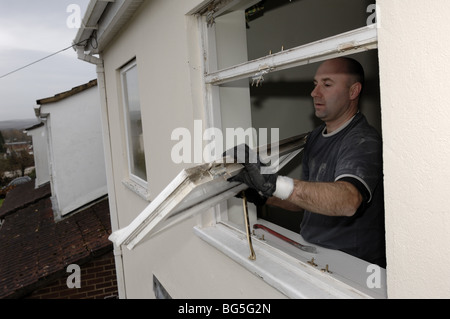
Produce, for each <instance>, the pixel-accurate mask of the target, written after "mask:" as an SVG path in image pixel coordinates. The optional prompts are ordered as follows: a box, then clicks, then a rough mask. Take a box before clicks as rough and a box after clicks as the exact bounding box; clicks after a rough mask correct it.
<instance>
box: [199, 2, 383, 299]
mask: <svg viewBox="0 0 450 319" xmlns="http://www.w3.org/2000/svg"><path fill="white" fill-rule="evenodd" d="M257 2H258V1H253V2H252V1H250V0H233V1H223V2H222V3H221V2H220V1H211V2H210V3H215V4H218V5H217V6H216V7H215V8H214V9H212V10H211V11H207V9H203V11H202V10H199V11H198V12H197V14H198V15H197V23H198V26H199V29H200V31H199V32H200V35H201V46H202V49H203V51H202V52H203V56H204V57H205V59H204V66H203V67H204V83H203V88H204V97H205V100H204V103H205V114H206V116H205V118H206V127H207V128H210V127H216V128H221V121H220V98H219V97H218V95H219V88H218V85H220V84H225V83H227V82H232V81H235V80H239V79H244V78H251V77H252V76H254V75H256V74H258V73H260V72H262V71H264V72H267V73H269V72H273V71H279V70H283V69H287V68H292V67H297V66H301V65H307V64H310V63H316V62H320V61H324V60H327V59H330V58H335V57H340V56H347V55H351V54H355V53H359V52H364V51H368V50H373V49H377V47H378V38H377V28H376V25H369V26H366V27H362V28H359V29H355V30H351V31H349V32H345V33H342V34H338V35H335V36H331V37H328V38H324V39H320V40H318V41H315V42H312V43H308V44H305V45H301V46H298V47H295V48H292V49H289V50H286V51H283V52H279V53H275V54H269V55H267V56H264V57H261V58H259V59H256V60H252V61H247V62H244V63H241V64H238V65H233V66H231V67H227V68H224V69H220V70H217V60H216V56H217V52H216V39H215V30H214V23H213V20H214V18H215V17H217V16H219V15H220V14H221V13H222V12H224V11H226V10H227V9H229V8H230V7H233V6H237V5H239V3H248V4H249V6H250V5H252V4H254V3H257ZM221 4H224V6H223V7H222V8H221V7H220V6H221ZM206 7H208V6H204V7H203V8H206ZM212 7H213V6H211V7H209V8H212ZM226 206H227V205H226V204H220V205H217V206H216V207H215V208H214V216H213V221H212V223H213V227H209V226H208V225H204V227H203V226H198V227H196V228H195V230H194V231H195V233H196V235H197V236H198V237H200V238H201V239H203V240H205V241H206V242H208V243H209V244H211V245H212V246H214V247H216V248H217V249H218V250H219V251H221V252H223V253H224V254H226V255H228V256H229V257H230V258H232V259H233V260H235V261H236V262H238V263H239V264H241V265H242V266H243V267H245V268H247V269H248V270H249V271H250V272H252V273H255V274H257V275H258V276H260V277H261V278H262V279H263V280H265V281H266V282H267V283H268V284H270V285H271V286H273V287H275V288H276V289H278V290H279V291H281V292H283V293H284V294H286V295H287V296H289V297H292V298H309V297H319V298H321V297H327V296H328V297H330V296H331V297H338V298H339V297H344V298H359V297H362V298H385V297H386V290H385V289H386V287H385V286H384V284H385V279H386V272H385V269H381V277H382V279H381V280H382V282H383V287H381V289H379V290H377V291H374V290H371V289H367V285H366V282H365V281H364V278H367V275H368V274H367V273H364V272H361V269H364V270H366V269H369V267H370V264H368V263H366V262H364V261H362V260H360V259H358V258H355V257H353V256H350V255H347V254H344V253H342V252H338V251H332V250H327V249H322V251H324V252H325V253H326V254H327V256H328V259H325V261H322V264H321V265H316V266H315V269H313V270H311V269H309V268H308V267H307V268H306V271H305V268H302V267H300V268H299V266H298V262H299V261H300V262H301V264H302V265H308V263H309V261H307V260H305V259H304V258H303V257H300V258H299V257H298V256H294V257H293V255H292V253H290V252H289V247H285V246H283V244H280V245H279V246H278V247H277V246H276V245H275V246H274V245H273V244H272V245H267V243H266V242H265V241H264V240H263V241H261V240H258V239H256V240H254V246H255V250H256V254H257V256H258V255H259V256H260V257H259V258H260V259H261V258H262V259H263V260H264V261H263V262H258V261H257V262H255V261H251V260H249V259H248V258H247V257H248V255H247V254H248V245H247V243H246V241H245V240H243V238H244V235H245V234H244V232H243V231H242V228H241V227H235V226H236V225H233V223H231V222H229V221H228V214H227V207H226ZM210 222H211V221H210ZM263 222H265V221H263ZM267 224H269V225H270V226H272V227H277V226H276V225H271V224H270V223H269V222H267ZM280 232H282V233H283V234H285V235H288V236H290V237H291V238H297V239H298V241H299V242H301V241H302V238H301V236H300V235H299V234H295V233H292V232H290V231H288V230H287V229H280ZM275 240H276V239H275ZM288 246H289V245H288ZM261 256H262V257H261ZM330 258H331V259H330ZM257 259H258V257H257ZM341 259H343V260H346V262H350V263H351V264H352V265H358V270H356V269H355V271H354V274H355V276H356V277H354V278H352V279H350V280H349V279H348V278H343V277H340V275H338V274H334V275H329V276H327V275H328V274H325V276H326V277H327V278H324V277H323V276H324V275H323V272H321V271H322V270H323V269H325V266H326V264H325V263H326V262H327V261H329V262H331V261H333V260H334V261H336V260H338V262H339V260H341ZM319 268H321V269H320V271H318V269H319ZM274 269H276V270H277V272H276V274H274V271H273V270H274ZM305 285H306V286H307V288H303V289H302V288H301V289H299V287H305ZM305 289H306V290H305Z"/></svg>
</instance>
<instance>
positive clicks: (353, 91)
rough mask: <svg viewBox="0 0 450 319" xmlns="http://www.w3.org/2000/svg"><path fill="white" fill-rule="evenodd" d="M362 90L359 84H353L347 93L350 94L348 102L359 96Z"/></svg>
mask: <svg viewBox="0 0 450 319" xmlns="http://www.w3.org/2000/svg"><path fill="white" fill-rule="evenodd" d="M361 90H362V84H361V83H360V82H355V83H353V84H352V86H351V87H350V90H349V93H350V100H354V99H356V98H358V97H359V94H360V93H361Z"/></svg>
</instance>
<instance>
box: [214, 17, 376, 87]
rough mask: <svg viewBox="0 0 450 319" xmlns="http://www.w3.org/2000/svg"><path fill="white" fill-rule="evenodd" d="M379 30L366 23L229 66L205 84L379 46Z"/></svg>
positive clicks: (237, 78) (236, 78)
mask: <svg viewBox="0 0 450 319" xmlns="http://www.w3.org/2000/svg"><path fill="white" fill-rule="evenodd" d="M377 45H378V38H377V29H376V28H375V27H374V26H373V25H372V26H366V27H362V28H359V29H355V30H351V31H349V32H345V33H341V34H338V35H335V36H332V37H329V38H325V39H322V40H319V41H315V42H312V43H308V44H305V45H301V46H298V47H295V48H292V49H289V50H284V51H280V52H277V53H274V54H271V55H268V56H265V57H262V58H259V59H256V60H253V61H249V62H246V63H242V64H239V65H235V66H232V67H228V68H225V69H222V70H218V71H215V72H210V73H208V74H207V75H206V76H205V83H206V84H211V85H220V84H224V83H227V82H231V81H235V80H239V79H244V78H248V77H252V76H254V75H257V74H259V73H261V72H273V71H280V70H284V69H288V68H293V67H297V66H301V65H307V64H311V63H315V62H320V61H324V60H327V59H331V58H335V57H339V56H346V55H350V54H355V53H359V52H363V51H368V50H372V49H376V48H377Z"/></svg>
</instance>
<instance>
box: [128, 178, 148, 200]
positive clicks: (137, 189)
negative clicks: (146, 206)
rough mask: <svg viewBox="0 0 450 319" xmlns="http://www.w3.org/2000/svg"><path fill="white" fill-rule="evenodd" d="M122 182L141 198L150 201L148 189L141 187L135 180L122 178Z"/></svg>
mask: <svg viewBox="0 0 450 319" xmlns="http://www.w3.org/2000/svg"><path fill="white" fill-rule="evenodd" d="M122 184H123V185H124V186H125V187H126V188H128V189H129V190H131V191H132V192H134V193H136V194H138V195H139V196H140V197H141V198H143V199H144V200H146V201H147V202H150V193H149V191H148V190H147V189H146V188H145V187H143V186H142V185H139V184H138V183H136V182H133V181H132V180H130V179H124V180H122Z"/></svg>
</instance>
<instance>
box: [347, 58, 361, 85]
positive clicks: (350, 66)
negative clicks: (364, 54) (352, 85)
mask: <svg viewBox="0 0 450 319" xmlns="http://www.w3.org/2000/svg"><path fill="white" fill-rule="evenodd" d="M342 59H343V60H344V61H345V62H346V65H347V72H348V73H349V74H351V75H353V76H355V78H356V82H359V83H361V86H362V87H363V88H364V82H365V74H364V68H363V67H362V65H361V63H359V62H358V61H356V60H355V59H352V58H348V57H343V58H342Z"/></svg>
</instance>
